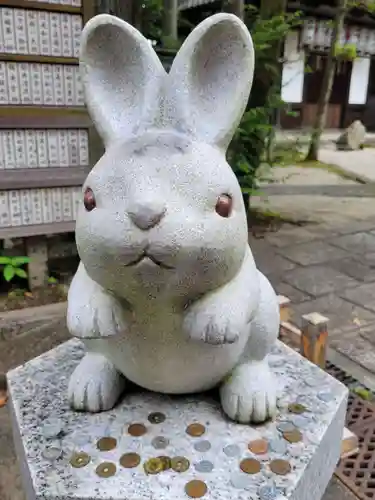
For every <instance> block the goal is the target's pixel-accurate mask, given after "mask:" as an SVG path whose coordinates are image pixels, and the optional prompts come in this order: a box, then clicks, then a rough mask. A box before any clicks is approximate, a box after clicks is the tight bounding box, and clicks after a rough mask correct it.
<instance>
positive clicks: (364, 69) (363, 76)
mask: <svg viewBox="0 0 375 500" xmlns="http://www.w3.org/2000/svg"><path fill="white" fill-rule="evenodd" d="M370 63H371V60H370V58H369V57H358V58H357V59H355V60H354V61H353V68H352V75H351V79H350V89H349V104H366V101H367V88H368V83H369V75H370Z"/></svg>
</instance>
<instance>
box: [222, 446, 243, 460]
mask: <svg viewBox="0 0 375 500" xmlns="http://www.w3.org/2000/svg"><path fill="white" fill-rule="evenodd" d="M223 452H224V453H225V454H226V456H227V457H231V458H233V457H238V455H240V453H241V450H240V447H239V446H237V445H236V444H228V446H226V447H225V448H224V449H223Z"/></svg>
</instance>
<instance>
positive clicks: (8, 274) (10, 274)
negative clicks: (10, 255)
mask: <svg viewBox="0 0 375 500" xmlns="http://www.w3.org/2000/svg"><path fill="white" fill-rule="evenodd" d="M3 275H4V278H5V281H8V282H9V281H11V280H12V279H13V278H14V275H15V269H14V267H13V266H11V265H10V264H8V265H7V266H5V267H4V269H3Z"/></svg>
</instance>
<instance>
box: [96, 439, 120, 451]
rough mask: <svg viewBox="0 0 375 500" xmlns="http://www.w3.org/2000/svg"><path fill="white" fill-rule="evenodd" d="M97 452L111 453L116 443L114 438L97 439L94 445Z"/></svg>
mask: <svg viewBox="0 0 375 500" xmlns="http://www.w3.org/2000/svg"><path fill="white" fill-rule="evenodd" d="M96 446H97V448H98V450H100V451H111V450H113V449H114V448H116V446H117V441H116V439H115V438H111V437H103V438H101V439H99V441H98V442H97V443H96Z"/></svg>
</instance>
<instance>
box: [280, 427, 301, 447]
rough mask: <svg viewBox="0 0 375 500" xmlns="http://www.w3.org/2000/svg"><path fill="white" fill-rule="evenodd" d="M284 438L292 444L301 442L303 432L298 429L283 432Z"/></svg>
mask: <svg viewBox="0 0 375 500" xmlns="http://www.w3.org/2000/svg"><path fill="white" fill-rule="evenodd" d="M283 438H284V439H285V440H286V441H288V442H289V443H291V444H294V443H300V442H301V441H302V440H303V437H302V434H301V432H300V431H299V430H297V429H295V430H294V431H290V432H283Z"/></svg>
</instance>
